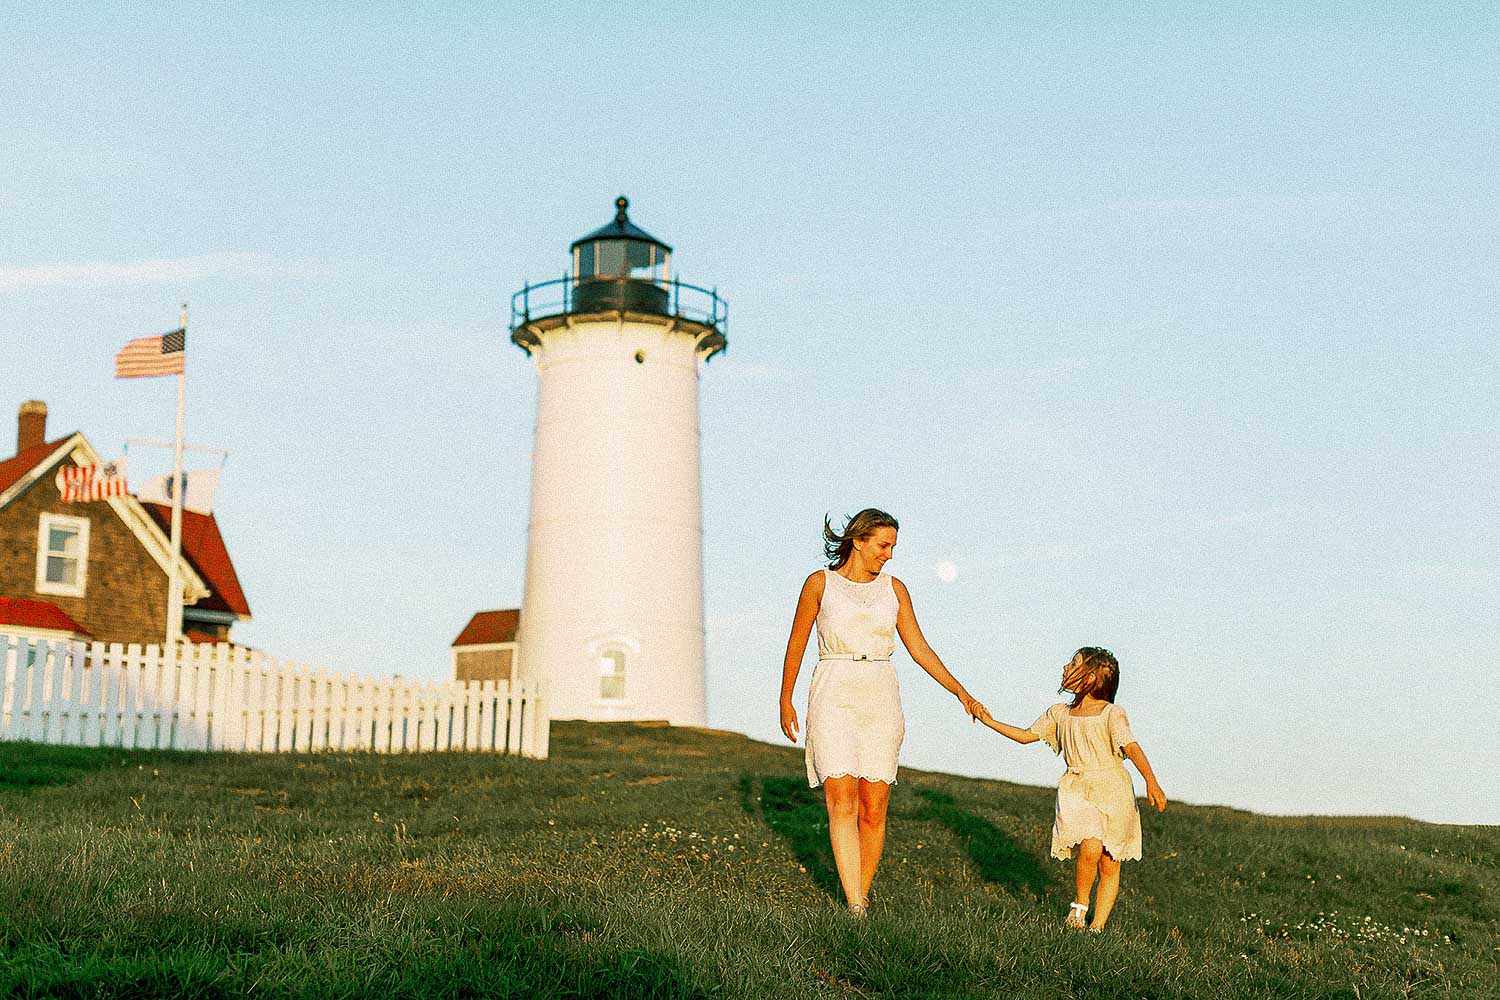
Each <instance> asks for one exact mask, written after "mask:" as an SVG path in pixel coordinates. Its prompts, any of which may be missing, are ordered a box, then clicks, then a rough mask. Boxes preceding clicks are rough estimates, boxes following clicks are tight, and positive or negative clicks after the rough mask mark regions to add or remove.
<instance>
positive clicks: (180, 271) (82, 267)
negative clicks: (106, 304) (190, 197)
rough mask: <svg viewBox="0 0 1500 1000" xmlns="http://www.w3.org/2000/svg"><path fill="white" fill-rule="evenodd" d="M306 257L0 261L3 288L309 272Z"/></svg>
mask: <svg viewBox="0 0 1500 1000" xmlns="http://www.w3.org/2000/svg"><path fill="white" fill-rule="evenodd" d="M314 270H315V268H312V267H309V266H307V265H306V264H302V263H288V262H285V261H278V260H276V259H275V258H273V257H268V256H266V255H265V254H258V253H210V254H202V255H200V256H197V257H159V258H153V259H149V260H134V261H99V260H95V261H82V262H77V263H58V264H33V265H30V266H28V267H5V266H0V292H13V291H20V290H22V289H27V288H98V287H101V286H121V285H167V284H180V283H182V282H187V281H198V280H201V279H203V278H222V277H231V276H239V275H277V276H282V277H289V276H297V275H302V274H307V273H311V272H312V271H314Z"/></svg>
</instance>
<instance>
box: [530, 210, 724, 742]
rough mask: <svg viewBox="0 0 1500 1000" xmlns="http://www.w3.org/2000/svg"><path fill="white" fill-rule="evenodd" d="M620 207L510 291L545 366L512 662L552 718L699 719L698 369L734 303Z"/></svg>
mask: <svg viewBox="0 0 1500 1000" xmlns="http://www.w3.org/2000/svg"><path fill="white" fill-rule="evenodd" d="M615 205H616V208H617V211H616V214H615V218H614V220H613V221H612V222H610V223H609V224H608V225H606V226H604V227H603V228H602V229H599V230H597V231H595V232H592V233H590V234H589V235H587V236H585V237H583V238H582V239H580V240H578V241H577V242H575V243H574V244H573V246H572V252H573V261H572V263H573V268H572V273H571V274H569V275H567V276H565V277H563V278H562V279H560V280H554V281H548V282H544V283H542V284H538V285H530V284H528V285H527V286H526V287H524V288H523V289H522V290H521V291H519V292H517V293H516V294H515V296H514V297H513V298H512V300H511V336H510V339H511V340H512V341H513V342H514V343H515V344H516V345H517V346H518V347H520V348H521V349H522V350H524V351H525V352H526V353H527V354H528V355H529V356H530V357H531V358H532V360H533V361H534V362H535V363H536V370H537V407H536V445H535V448H534V449H533V452H532V466H531V516H530V521H529V523H528V526H527V542H526V589H525V596H524V598H523V600H522V605H521V622H520V629H519V634H518V637H517V639H518V646H519V648H518V649H517V660H518V665H519V668H520V671H519V672H520V676H521V677H522V678H523V679H526V680H531V681H545V682H546V684H547V687H548V698H549V701H550V704H551V715H552V717H553V718H558V719H594V720H610V719H664V720H667V721H668V722H671V723H673V724H676V725H702V724H703V723H704V719H705V717H704V670H703V555H702V514H701V502H700V497H699V469H698V373H699V370H700V369H701V367H702V364H703V362H705V361H706V360H707V359H708V358H710V357H712V356H713V355H714V354H716V353H718V352H719V351H722V350H723V349H724V347H725V339H724V330H725V321H726V319H727V313H728V309H727V306H726V305H725V303H724V301H723V300H722V299H720V298H719V297H718V294H717V293H716V292H715V291H710V290H708V289H703V288H698V287H696V286H693V285H688V284H684V283H682V282H680V281H679V280H678V279H677V277H676V276H675V275H674V274H673V273H672V267H671V257H672V248H671V247H669V246H667V245H666V244H665V243H663V242H661V241H660V240H658V239H656V238H655V237H653V236H651V235H650V234H649V233H646V232H645V231H644V230H642V229H640V228H638V227H637V226H635V225H634V224H632V223H631V221H630V219H629V218H628V217H627V216H626V214H625V210H626V208H627V207H628V205H629V202H627V201H626V199H625V198H623V197H621V198H619V199H617V200H616V202H615Z"/></svg>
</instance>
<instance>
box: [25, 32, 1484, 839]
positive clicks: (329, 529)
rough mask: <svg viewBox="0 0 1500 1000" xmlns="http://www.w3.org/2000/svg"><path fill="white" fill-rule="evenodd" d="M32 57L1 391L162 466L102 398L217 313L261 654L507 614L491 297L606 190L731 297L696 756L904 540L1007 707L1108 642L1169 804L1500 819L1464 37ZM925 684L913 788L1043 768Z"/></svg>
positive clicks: (159, 412) (393, 637) (642, 44)
mask: <svg viewBox="0 0 1500 1000" xmlns="http://www.w3.org/2000/svg"><path fill="white" fill-rule="evenodd" d="M8 22H9V23H8V28H7V31H6V32H4V34H3V37H0V66H3V67H4V69H3V70H0V107H4V108H6V109H7V110H6V111H5V112H4V114H3V116H0V140H3V143H4V148H5V149H6V150H7V156H6V160H7V162H6V169H5V170H4V171H3V172H0V216H3V218H4V219H5V222H6V224H5V225H4V226H0V337H3V338H4V343H5V345H6V351H5V356H6V358H7V363H6V366H5V370H4V375H3V377H0V388H3V390H4V391H3V393H0V406H3V407H4V408H5V410H6V412H10V413H14V409H15V407H16V406H18V405H19V404H20V402H21V401H22V400H24V399H28V398H40V399H44V400H45V401H46V402H47V403H48V405H49V407H50V408H51V418H50V419H51V422H50V428H51V430H52V432H53V433H54V434H56V433H60V432H65V431H70V430H75V429H78V430H83V431H84V432H85V433H87V434H88V435H89V437H90V439H91V440H93V441H94V442H95V444H96V445H98V446H99V447H101V449H102V450H104V451H105V452H111V451H115V450H118V447H119V445H120V444H121V443H122V442H123V441H124V439H125V438H127V437H167V436H170V434H171V426H172V412H173V411H172V393H171V385H170V381H169V380H159V381H155V382H144V381H133V382H132V381H124V382H115V381H114V380H113V379H112V378H111V377H110V376H111V362H112V358H113V354H114V352H115V350H117V349H118V347H119V346H120V345H121V344H123V343H124V341H125V340H128V339H130V338H132V337H135V336H141V335H145V334H149V333H156V332H160V331H162V330H165V329H168V328H170V327H171V326H173V325H175V322H176V317H177V307H178V304H179V303H180V302H183V301H186V302H188V303H189V304H190V308H191V319H190V329H191V337H190V362H189V363H190V372H191V374H190V380H189V412H188V425H189V426H188V436H189V439H190V440H193V441H200V442H204V443H208V444H212V445H217V446H221V447H224V448H227V449H228V450H229V452H230V457H229V460H228V464H227V465H226V467H225V473H224V480H223V484H222V487H221V491H220V498H219V507H218V511H217V513H218V515H219V518H220V522H221V524H222V526H223V530H224V532H225V534H226V536H227V537H228V541H229V544H230V546H231V550H232V552H233V554H234V556H235V560H236V564H237V566H238V568H239V570H240V575H241V578H242V580H243V581H244V584H245V587H246V590H247V593H248V595H249V598H250V601H251V603H252V607H253V609H254V612H255V621H254V622H253V623H251V624H250V625H248V626H245V627H243V628H242V629H240V630H238V632H237V636H238V637H239V638H241V639H242V640H244V641H247V642H250V643H253V644H255V645H258V646H261V647H263V648H265V649H267V650H268V651H271V652H274V653H278V654H280V655H284V656H287V657H290V658H293V659H297V660H303V661H308V662H314V663H318V664H323V665H327V666H329V667H333V668H335V669H339V670H356V671H363V672H370V673H393V672H395V673H401V674H403V675H406V676H419V677H437V676H441V675H442V674H443V673H444V671H445V670H446V669H447V664H448V651H447V647H448V643H449V642H450V641H451V640H452V638H453V636H454V635H456V634H457V632H458V629H459V628H460V627H461V626H462V625H463V623H464V622H465V621H466V620H467V618H468V616H469V614H470V613H471V612H472V611H474V610H477V609H480V608H488V607H501V606H514V605H515V604H516V603H518V602H519V599H520V593H521V584H522V575H523V571H524V551H525V549H524V546H525V517H526V508H527V500H528V467H527V456H528V451H529V448H530V437H531V430H532V416H533V408H534V401H535V397H534V375H533V372H532V370H531V368H530V366H529V364H528V362H527V361H526V359H525V358H524V356H523V355H522V354H521V352H520V351H518V350H517V349H515V348H514V347H512V346H511V345H510V343H509V342H508V340H507V335H506V334H507V331H506V325H507V320H508V315H509V301H508V299H509V296H510V294H511V293H512V292H514V291H515V290H517V289H518V288H520V287H521V285H522V283H523V282H524V281H527V280H532V281H536V280H545V279H547V278H551V277H556V276H560V275H561V274H562V273H563V271H564V269H565V268H566V267H567V263H568V262H567V258H566V248H567V245H568V244H569V243H570V242H571V241H572V240H573V239H575V238H576V237H578V236H580V235H582V234H583V233H585V232H588V231H590V230H592V229H594V228H596V227H597V226H599V225H601V224H603V223H604V222H605V221H607V220H608V219H609V218H610V215H611V209H612V204H611V203H612V200H613V198H614V197H615V196H616V195H617V194H620V193H625V194H627V195H629V197H630V198H631V203H632V210H631V212H632V217H633V218H634V219H635V221H636V222H637V223H639V224H640V225H641V226H643V227H644V228H646V229H647V230H649V231H650V232H652V233H653V234H655V235H657V236H659V237H661V238H663V239H665V240H666V241H667V242H669V243H672V244H673V245H674V246H675V247H676V249H677V260H676V265H677V268H678V270H679V271H680V273H681V274H682V276H683V278H684V280H688V281H692V282H694V283H696V284H701V285H710V286H717V287H718V288H719V289H720V291H721V292H722V293H723V294H724V295H725V297H726V298H727V299H728V300H729V303H730V308H731V314H730V315H731V321H730V325H729V330H728V332H729V340H730V348H729V351H728V353H727V354H726V355H724V356H723V357H721V358H719V359H716V360H715V361H714V362H712V363H711V364H710V366H709V367H708V370H707V372H706V373H705V375H704V377H703V381H702V387H701V388H702V430H703V473H704V524H705V549H704V561H705V589H706V597H707V607H708V652H709V698H710V708H709V715H710V722H711V724H713V725H717V726H721V727H724V728H728V729H734V730H738V731H741V732H747V733H750V734H751V735H754V736H757V737H760V738H765V739H772V738H775V737H776V708H775V696H776V690H777V686H778V682H779V666H780V657H781V650H782V648H783V646H784V643H785V635H786V629H787V627H788V625H789V623H790V617H791V611H792V606H793V603H794V600H795V596H796V591H797V586H798V583H799V581H800V580H801V578H802V577H803V576H804V575H805V574H806V573H807V572H809V571H810V570H811V569H813V568H814V567H815V566H816V565H817V562H816V561H817V557H818V554H819V551H820V546H819V537H818V532H819V528H820V526H821V520H822V517H823V515H824V513H825V512H832V513H834V514H835V515H838V514H841V513H848V512H852V511H854V510H857V509H859V508H860V507H863V506H867V505H875V506H880V507H883V508H886V509H888V510H890V511H892V512H893V513H895V514H896V515H897V516H898V517H899V518H900V519H901V521H902V525H903V529H902V532H901V540H900V546H899V548H898V550H897V559H896V561H895V562H893V563H892V564H891V567H890V568H891V570H892V571H893V572H894V573H895V574H896V575H898V576H900V577H901V578H902V579H903V580H905V581H906V582H907V583H908V585H909V586H910V587H911V589H912V592H913V595H914V598H915V600H916V604H917V610H918V614H919V617H920V618H921V620H922V623H923V625H924V628H925V630H926V632H927V634H928V637H929V639H930V640H931V641H932V643H933V645H934V646H935V648H936V649H937V650H938V651H939V653H940V654H941V655H942V656H943V657H944V658H945V660H946V661H947V662H948V664H949V665H950V667H951V668H952V669H953V670H954V672H955V673H956V674H957V675H958V676H959V677H960V678H961V679H963V680H964V682H965V683H966V684H967V685H968V686H969V687H970V688H971V689H972V690H973V691H974V692H975V693H976V694H978V695H979V696H980V697H982V698H983V699H984V700H985V701H986V702H987V703H988V704H989V706H990V707H991V709H992V710H993V711H994V712H995V714H996V715H997V716H998V717H1000V718H1006V719H1010V720H1013V721H1016V722H1020V723H1025V722H1029V721H1030V720H1031V719H1032V718H1034V717H1035V716H1036V715H1037V714H1038V713H1039V712H1040V711H1041V710H1042V708H1044V707H1045V706H1046V705H1047V704H1049V703H1050V702H1051V701H1052V700H1054V698H1055V696H1054V689H1055V687H1056V683H1057V675H1058V673H1059V668H1060V665H1061V664H1062V662H1063V661H1064V660H1066V658H1067V656H1068V655H1069V653H1071V651H1072V650H1073V649H1074V648H1076V647H1077V646H1080V645H1085V644H1102V645H1107V646H1109V647H1111V648H1112V649H1114V650H1115V651H1116V652H1117V653H1118V654H1119V656H1120V659H1121V663H1122V669H1123V683H1122V685H1121V691H1120V702H1121V704H1122V705H1124V706H1126V707H1127V708H1128V709H1129V710H1130V712H1131V715H1132V719H1133V720H1134V722H1135V729H1136V732H1137V735H1138V736H1140V738H1141V741H1142V744H1143V745H1144V746H1145V748H1146V750H1147V751H1148V753H1149V754H1150V755H1151V757H1152V760H1153V763H1154V764H1155V766H1156V770H1157V772H1158V774H1159V775H1160V776H1161V779H1162V782H1163V784H1164V786H1165V787H1166V789H1167V791H1168V794H1169V795H1174V796H1175V797H1179V798H1182V799H1184V800H1187V801H1193V802H1204V803H1210V802H1212V803H1226V804H1231V805H1235V806H1241V807H1245V808H1251V809H1257V810H1261V811H1268V812H1283V813H1303V812H1336V813H1350V812H1357V813H1399V814H1406V815H1415V816H1418V817H1422V818H1428V819H1435V820H1445V821H1456V822H1489V823H1495V822H1500V804H1497V803H1500V777H1497V775H1500V736H1497V735H1496V733H1497V727H1496V726H1494V725H1493V724H1492V723H1490V722H1489V721H1487V720H1488V712H1489V708H1488V698H1487V695H1488V693H1489V691H1490V689H1491V688H1492V687H1493V678H1492V673H1493V669H1494V665H1495V664H1494V655H1493V650H1494V648H1495V636H1494V635H1493V631H1494V628H1495V622H1497V621H1500V583H1497V580H1500V572H1497V570H1500V529H1497V526H1496V525H1497V517H1496V515H1497V513H1500V511H1497V506H1500V505H1497V503H1496V491H1495V486H1494V483H1495V482H1496V481H1497V478H1500V455H1497V446H1496V441H1497V439H1500V435H1497V431H1500V412H1497V410H1500V404H1497V402H1496V399H1497V393H1496V388H1497V384H1500V380H1497V367H1500V350H1497V348H1496V346H1495V332H1496V317H1497V315H1500V308H1497V307H1500V295H1497V283H1496V281H1495V274H1496V264H1497V260H1500V253H1497V251H1500V222H1497V220H1500V213H1497V208H1500V204H1497V203H1500V197H1497V189H1496V183H1495V180H1494V179H1495V177H1496V176H1500V170H1497V168H1500V164H1497V162H1496V160H1497V154H1496V150H1497V149H1500V135H1497V131H1500V130H1497V127H1496V115H1495V112H1494V109H1495V107H1497V106H1500V78H1497V70H1496V66H1497V65H1500V63H1497V60H1496V56H1497V41H1500V16H1497V15H1496V14H1494V13H1493V11H1492V10H1491V9H1490V8H1489V7H1487V6H1483V5H1473V6H1468V7H1462V6H1450V7H1447V8H1445V9H1443V10H1442V11H1438V10H1434V9H1427V8H1423V7H1418V6H1416V5H1413V6H1410V7H1399V6H1391V7H1386V8H1384V9H1382V10H1381V11H1380V12H1373V13H1372V12H1369V11H1364V10H1361V9H1360V8H1359V7H1356V6H1352V5H1350V6H1332V5H1316V4H1314V5H1296V6H1292V5H1286V6H1279V7H1278V6H1253V7H1252V6H1248V5H1247V6H1244V7H1243V8H1242V9H1240V10H1239V11H1238V12H1237V13H1235V14H1233V15H1225V14H1223V13H1220V12H1211V13H1205V12H1204V11H1202V10H1194V9H1192V8H1190V7H1188V6H1186V5H1183V6H1181V7H1178V6H1174V5H1168V4H1157V5H1150V6H1144V7H1131V8H1129V9H1127V8H1124V7H1107V6H1104V5H1087V4H1080V5H1067V6H1059V5H1050V4H1049V5H1035V6H1033V7H1029V8H1025V9H1017V10H1012V11H1008V12H1004V11H997V10H995V9H993V8H992V7H991V6H990V5H975V6H964V5H940V6H934V7H933V8H932V9H924V10H922V11H912V10H908V9H904V8H902V7H901V6H897V5H881V4H872V5H865V6H859V7H853V6H845V7H828V8H824V9H821V10H819V11H816V12H808V11H805V10H802V9H800V8H799V7H797V6H792V5H787V6H783V7H779V8H772V7H764V6H758V7H757V8H756V9H755V10H753V11H751V10H749V9H743V10H738V11H733V12H731V11H726V10H723V9H720V8H719V7H717V6H698V7H693V6H687V5H671V4H656V5H651V6H649V7H646V8H639V9H632V10H631V11H630V12H629V13H622V12H621V11H620V10H619V9H618V8H615V7H611V6H607V5H597V6H596V5H581V6H573V7H566V8H557V9H548V10H536V9H527V8H525V7H522V6H520V5H515V6H500V7H498V8H497V7H495V6H493V5H476V6H472V7H471V6H467V5H459V4H454V5H448V6H446V7H444V8H442V9H441V10H439V11H436V12H422V13H415V12H413V11H412V10H410V9H407V8H406V7H404V6H401V5H380V4H369V5H361V6H360V7H358V8H357V9H356V8H344V9H336V8H329V7H328V6H327V5H298V4H284V5H275V6H274V7H273V6H272V5H264V6H262V7H260V8H258V10H257V9H255V8H252V9H250V10H245V9H239V10H225V9H221V8H215V7H211V6H208V5H156V6H149V7H148V6H141V5H132V6H131V7H129V8H125V7H119V6H114V5H72V6H66V7H59V6H58V5H33V6H32V7H30V9H29V10H28V9H27V8H24V7H23V8H21V9H20V12H19V13H13V14H11V15H9V17H8ZM132 460H133V462H134V461H137V454H136V453H134V452H133V453H132ZM142 461H143V464H145V463H144V460H142ZM145 471H146V470H145V469H144V468H143V467H142V466H141V465H138V466H137V468H136V469H134V470H133V473H134V476H133V478H135V479H136V480H138V481H140V480H142V478H143V474H144V472H145ZM950 561H951V562H953V563H954V564H955V565H956V567H957V576H956V578H955V579H953V580H952V581H951V582H948V583H944V582H943V581H941V580H940V579H939V578H938V576H937V575H936V573H935V569H934V568H935V567H936V566H937V565H938V564H939V563H942V562H950ZM901 669H902V672H903V673H902V677H903V685H904V694H905V702H906V708H907V715H908V738H907V745H906V747H905V750H904V758H903V759H904V761H905V762H906V763H907V764H909V765H912V766H919V767H927V768H934V769H941V770H953V771H959V772H963V773H971V774H983V775H987V776H995V777H1004V778H1010V779H1014V780H1021V781H1028V782H1035V783H1046V782H1050V781H1051V780H1053V779H1054V777H1055V774H1056V771H1057V768H1058V765H1057V763H1056V762H1055V761H1054V760H1051V759H1048V758H1046V755H1045V754H1044V753H1042V752H1041V751H1039V750H1037V749H1036V748H1035V747H1033V748H1026V749H1018V748H1014V747H1012V746H1011V745H1010V744H1008V743H1006V742H1005V741H1003V740H1000V739H999V738H997V737H995V736H994V735H993V734H991V733H989V732H987V731H979V730H977V729H976V728H975V727H971V726H970V725H969V724H967V723H966V722H964V721H963V720H962V718H961V715H960V713H959V710H958V708H957V706H956V703H954V702H952V701H951V699H950V698H949V697H948V696H947V695H946V694H944V693H942V692H941V691H940V690H939V689H938V688H937V687H936V686H935V685H933V684H932V683H931V682H930V681H928V680H927V679H926V678H925V677H924V676H923V675H921V674H920V672H919V671H918V670H917V669H916V668H915V667H914V666H912V665H911V664H910V663H909V662H907V663H905V665H904V666H903V667H902V668H901ZM810 670H811V666H810V664H809V665H808V667H807V670H806V672H805V673H804V677H803V682H802V685H801V692H805V687H806V680H807V674H808V673H810ZM803 697H805V694H803V693H800V692H799V702H800V701H801V699H802V698H803Z"/></svg>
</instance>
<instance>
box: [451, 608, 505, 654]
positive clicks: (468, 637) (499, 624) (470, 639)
mask: <svg viewBox="0 0 1500 1000" xmlns="http://www.w3.org/2000/svg"><path fill="white" fill-rule="evenodd" d="M520 623H521V611H520V609H519V608H511V609H509V610H506V611H480V612H478V613H476V614H475V615H474V617H473V618H470V619H469V624H467V625H465V626H464V630H463V631H462V632H460V633H458V638H457V639H454V640H453V645H455V646H482V645H485V644H487V643H491V642H515V641H516V626H517V625H519V624H520Z"/></svg>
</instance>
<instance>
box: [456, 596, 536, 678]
mask: <svg viewBox="0 0 1500 1000" xmlns="http://www.w3.org/2000/svg"><path fill="white" fill-rule="evenodd" d="M520 622H521V611H520V609H519V608H507V609H504V610H501V611H480V612H477V613H476V614H475V615H474V617H473V618H470V619H469V624H467V625H465V626H464V630H463V631H462V632H460V633H459V634H458V638H457V639H454V640H453V679H454V680H456V681H511V680H515V677H516V627H517V626H518V625H519V624H520Z"/></svg>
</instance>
